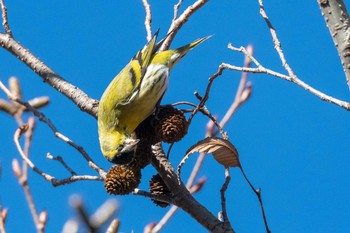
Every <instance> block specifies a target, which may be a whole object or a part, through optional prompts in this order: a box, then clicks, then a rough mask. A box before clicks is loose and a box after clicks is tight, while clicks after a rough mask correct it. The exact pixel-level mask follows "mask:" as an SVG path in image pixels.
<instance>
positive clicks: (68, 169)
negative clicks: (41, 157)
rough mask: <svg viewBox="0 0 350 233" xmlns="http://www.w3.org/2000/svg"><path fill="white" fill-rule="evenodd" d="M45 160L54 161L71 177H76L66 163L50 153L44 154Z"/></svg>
mask: <svg viewBox="0 0 350 233" xmlns="http://www.w3.org/2000/svg"><path fill="white" fill-rule="evenodd" d="M46 158H48V159H51V160H56V161H58V162H59V163H61V164H62V166H63V167H64V168H65V169H66V170H67V171H68V172H69V173H70V174H71V175H72V176H76V175H77V173H76V172H75V171H73V169H72V168H70V167H69V166H68V165H67V163H66V162H65V161H64V160H63V158H62V157H61V156H53V155H51V154H50V153H47V154H46Z"/></svg>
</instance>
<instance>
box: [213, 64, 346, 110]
mask: <svg viewBox="0 0 350 233" xmlns="http://www.w3.org/2000/svg"><path fill="white" fill-rule="evenodd" d="M220 67H221V68H222V69H229V70H236V71H241V72H250V73H260V74H268V75H271V76H274V77H276V78H280V79H284V80H287V81H289V82H292V83H294V84H296V85H298V86H300V87H302V88H304V89H305V90H306V91H308V92H310V93H312V94H314V95H315V96H317V97H319V98H320V99H321V100H323V101H326V102H329V103H332V104H335V105H338V106H340V107H342V108H344V109H346V110H350V103H349V102H346V101H342V100H339V99H337V98H334V97H332V96H329V95H327V94H325V93H323V92H321V91H319V90H317V89H315V88H313V87H312V86H310V85H308V84H306V83H305V82H303V81H302V80H300V79H299V78H298V77H297V76H294V78H292V77H290V76H287V75H284V74H281V73H278V72H276V71H273V70H270V69H267V68H265V67H264V66H262V65H260V66H259V67H258V68H247V67H239V66H234V65H230V64H227V63H222V64H221V65H220Z"/></svg>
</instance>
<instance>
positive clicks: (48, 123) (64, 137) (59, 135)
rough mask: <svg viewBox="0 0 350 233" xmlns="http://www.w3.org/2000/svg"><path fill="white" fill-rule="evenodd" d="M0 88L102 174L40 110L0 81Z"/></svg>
mask: <svg viewBox="0 0 350 233" xmlns="http://www.w3.org/2000/svg"><path fill="white" fill-rule="evenodd" d="M0 89H2V90H3V91H4V92H5V93H6V94H7V96H8V97H9V99H11V100H14V101H16V102H18V103H19V104H21V105H24V106H25V107H26V108H28V109H29V110H30V111H31V112H32V113H33V114H34V115H35V116H36V117H38V119H39V120H40V121H42V122H45V123H46V124H47V125H48V126H49V127H50V129H51V130H52V131H53V132H54V134H55V136H56V137H57V138H59V139H61V140H62V141H64V142H66V143H68V144H69V145H70V146H72V147H74V148H75V149H76V150H77V151H79V152H80V154H81V155H82V156H83V157H84V158H85V159H86V160H87V161H88V162H89V165H90V167H92V168H94V169H95V170H96V171H97V172H98V173H99V174H100V175H101V176H104V175H105V174H106V172H105V171H104V170H103V169H102V168H99V167H98V166H97V165H96V164H95V163H94V162H93V160H92V159H91V157H90V156H89V155H88V154H87V153H86V151H85V150H84V148H83V147H81V146H79V145H77V144H75V143H74V142H73V141H72V140H70V139H69V138H68V137H66V136H64V135H63V134H61V133H60V132H59V131H58V130H57V128H56V127H55V126H54V125H53V124H52V123H51V121H50V119H48V118H46V117H45V115H44V114H43V113H42V112H39V111H38V110H36V109H35V108H33V107H32V106H31V105H30V104H29V103H28V102H24V101H22V100H19V99H17V98H16V96H14V95H12V93H11V92H10V91H9V90H8V89H7V88H6V87H5V85H4V84H3V83H2V82H1V81H0Z"/></svg>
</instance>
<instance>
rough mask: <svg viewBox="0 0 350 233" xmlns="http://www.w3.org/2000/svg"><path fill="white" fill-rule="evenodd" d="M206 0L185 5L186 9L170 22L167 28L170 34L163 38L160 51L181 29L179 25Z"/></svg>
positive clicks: (167, 45) (206, 0) (166, 47)
mask: <svg viewBox="0 0 350 233" xmlns="http://www.w3.org/2000/svg"><path fill="white" fill-rule="evenodd" d="M207 2H208V0H197V1H196V2H195V3H193V4H192V5H190V6H189V7H187V9H186V10H185V11H184V12H183V13H182V14H181V15H180V16H179V17H178V18H177V19H176V20H173V22H172V24H171V25H170V28H169V30H168V33H170V32H171V34H170V35H169V36H168V37H167V38H166V39H165V41H164V43H163V44H162V46H161V48H160V51H164V50H167V49H168V48H169V46H170V44H171V42H172V41H173V39H174V37H175V35H176V33H177V32H178V31H179V30H180V29H181V27H182V26H183V25H184V24H185V23H186V22H187V20H188V19H189V18H190V17H191V16H192V15H193V14H194V13H195V12H196V11H197V10H198V9H200V8H201V7H202V6H204V5H205V4H206V3H207Z"/></svg>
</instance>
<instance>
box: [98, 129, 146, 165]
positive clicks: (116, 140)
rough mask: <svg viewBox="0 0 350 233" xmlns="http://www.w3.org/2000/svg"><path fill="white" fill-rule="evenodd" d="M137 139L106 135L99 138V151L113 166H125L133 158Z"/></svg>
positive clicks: (123, 135) (121, 135)
mask: <svg viewBox="0 0 350 233" xmlns="http://www.w3.org/2000/svg"><path fill="white" fill-rule="evenodd" d="M138 142H139V140H138V139H135V138H132V137H129V136H127V135H125V134H118V133H116V132H115V133H113V134H108V135H104V136H102V137H100V144H101V151H102V154H103V155H104V157H105V158H106V159H107V160H108V161H110V162H112V163H115V164H127V163H130V162H131V161H132V159H133V158H134V153H135V148H136V144H137V143H138Z"/></svg>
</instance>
